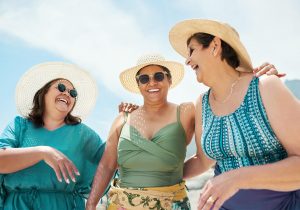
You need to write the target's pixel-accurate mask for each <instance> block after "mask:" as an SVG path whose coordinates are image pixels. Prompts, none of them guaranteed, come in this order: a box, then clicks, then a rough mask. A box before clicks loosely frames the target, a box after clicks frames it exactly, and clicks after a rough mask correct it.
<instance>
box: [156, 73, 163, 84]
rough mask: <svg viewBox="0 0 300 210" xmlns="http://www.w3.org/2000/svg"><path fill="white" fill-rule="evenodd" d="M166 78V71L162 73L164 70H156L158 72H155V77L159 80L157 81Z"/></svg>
mask: <svg viewBox="0 0 300 210" xmlns="http://www.w3.org/2000/svg"><path fill="white" fill-rule="evenodd" d="M164 78H165V75H164V73H162V72H156V73H155V74H154V79H155V81H157V82H161V81H163V80H164Z"/></svg>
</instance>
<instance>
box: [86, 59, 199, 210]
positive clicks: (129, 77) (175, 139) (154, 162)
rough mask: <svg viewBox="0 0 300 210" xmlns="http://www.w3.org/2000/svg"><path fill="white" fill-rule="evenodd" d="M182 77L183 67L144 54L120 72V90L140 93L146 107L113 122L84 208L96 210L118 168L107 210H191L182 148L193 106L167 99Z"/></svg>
mask: <svg viewBox="0 0 300 210" xmlns="http://www.w3.org/2000/svg"><path fill="white" fill-rule="evenodd" d="M183 73H184V70H183V65H182V64H179V63H177V62H172V61H165V60H164V58H163V57H162V56H160V55H146V56H145V57H142V58H140V59H139V61H138V65H137V66H135V67H133V68H130V69H128V70H125V71H124V72H122V73H121V75H120V79H121V82H122V84H123V86H124V87H125V88H126V89H127V90H129V91H132V92H135V93H140V94H141V95H142V96H143V98H144V104H143V106H141V107H139V108H138V109H137V110H135V111H134V112H132V113H131V114H129V115H128V116H127V115H123V114H120V115H119V116H118V117H117V118H116V119H115V121H114V123H113V125H112V128H111V130H110V134H109V138H108V140H107V147H106V150H105V153H104V156H103V159H102V160H101V163H100V164H99V168H98V170H97V173H96V176H95V181H94V183H93V190H92V191H91V195H90V197H89V199H88V202H87V209H96V205H97V203H98V201H99V199H100V197H101V195H102V194H103V193H104V190H105V188H106V186H107V185H108V183H109V181H110V179H111V177H112V175H113V173H114V171H115V170H116V168H117V166H119V172H120V176H119V179H118V181H117V183H115V185H114V186H112V189H111V190H110V193H109V202H110V205H109V208H108V209H117V208H120V207H122V208H123V209H131V210H132V209H149V208H154V209H166V208H167V209H170V208H173V207H175V206H176V207H177V208H178V209H190V207H189V202H188V199H187V195H186V192H185V185H184V183H183V179H182V176H183V162H184V159H185V154H186V145H187V144H189V143H190V141H191V138H192V136H193V133H194V106H193V104H192V103H187V104H181V105H177V104H173V103H170V102H168V100H167V95H168V91H169V88H172V87H174V86H176V85H177V84H178V83H179V82H180V81H181V79H182V78H183ZM102 169H105V170H102ZM140 188H143V190H140ZM123 189H125V190H126V191H124V192H122V190H123ZM130 189H133V190H135V191H134V193H133V192H132V191H130ZM133 194H134V195H133ZM144 198H146V199H144Z"/></svg>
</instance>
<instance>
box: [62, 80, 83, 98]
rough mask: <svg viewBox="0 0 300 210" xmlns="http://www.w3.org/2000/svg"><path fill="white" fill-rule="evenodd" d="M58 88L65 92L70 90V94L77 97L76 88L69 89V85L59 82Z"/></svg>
mask: <svg viewBox="0 0 300 210" xmlns="http://www.w3.org/2000/svg"><path fill="white" fill-rule="evenodd" d="M57 89H58V90H59V92H61V93H63V92H65V91H68V93H69V94H70V96H71V97H72V98H76V97H77V95H78V94H77V90H76V89H75V88H74V89H72V90H69V89H67V87H66V86H65V85H64V84H62V83H58V85H57Z"/></svg>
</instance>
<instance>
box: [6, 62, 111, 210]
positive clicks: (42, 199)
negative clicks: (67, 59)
mask: <svg viewBox="0 0 300 210" xmlns="http://www.w3.org/2000/svg"><path fill="white" fill-rule="evenodd" d="M96 97H97V86H96V83H95V82H94V80H93V79H92V78H91V77H90V75H89V74H88V73H87V72H86V71H84V70H82V69H80V68H79V67H77V66H75V65H72V64H66V63H62V62H49V63H42V64H39V65H36V66H34V67H32V68H31V69H30V70H29V71H28V72H26V73H25V74H24V75H23V77H22V78H21V79H20V81H19V83H18V84H17V88H16V104H17V109H18V111H19V113H20V114H21V115H22V117H16V118H15V119H14V121H13V122H12V123H11V124H10V125H9V126H7V128H6V129H5V130H4V132H3V133H2V135H1V136H0V173H1V174H0V195H1V197H0V209H5V210H10V209H11V210H13V209H14V210H15V209H20V210H21V209H22V210H27V209H28V210H29V209H30V210H40V209H46V210H47V209H49V210H50V209H51V210H62V209H64V210H68V209H70V210H71V209H78V210H79V209H84V208H85V202H84V196H85V195H86V194H87V193H89V191H90V185H91V183H92V180H93V175H94V173H95V171H96V167H97V165H98V162H99V160H100V158H101V156H102V153H103V151H104V145H105V144H103V142H102V140H101V139H100V137H99V136H98V134H96V133H95V132H94V131H93V130H92V129H91V128H89V127H88V126H86V125H84V124H83V123H81V119H82V118H84V117H86V116H87V115H88V113H89V112H90V111H91V109H92V108H93V107H94V105H95V101H96Z"/></svg>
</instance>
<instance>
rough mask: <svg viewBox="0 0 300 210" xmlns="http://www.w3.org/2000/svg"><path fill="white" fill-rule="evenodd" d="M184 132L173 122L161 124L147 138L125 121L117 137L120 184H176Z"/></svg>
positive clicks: (183, 150)
mask: <svg viewBox="0 0 300 210" xmlns="http://www.w3.org/2000/svg"><path fill="white" fill-rule="evenodd" d="M185 155H186V135H185V131H184V128H183V127H182V124H181V122H180V107H179V106H178V107H177V121H176V122H173V123H170V124H168V125H166V126H164V127H162V128H161V129H160V130H159V131H158V132H157V133H156V134H155V135H154V136H153V137H152V138H151V139H150V140H148V139H146V138H144V137H143V136H142V135H141V134H140V132H139V131H138V130H137V129H136V128H134V127H133V126H132V125H129V124H128V123H125V124H124V126H123V129H122V131H121V134H120V138H119V145H118V164H119V171H120V177H119V178H120V186H121V187H134V188H139V187H160V186H170V185H174V184H178V183H180V182H181V181H182V177H183V162H184V159H185Z"/></svg>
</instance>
